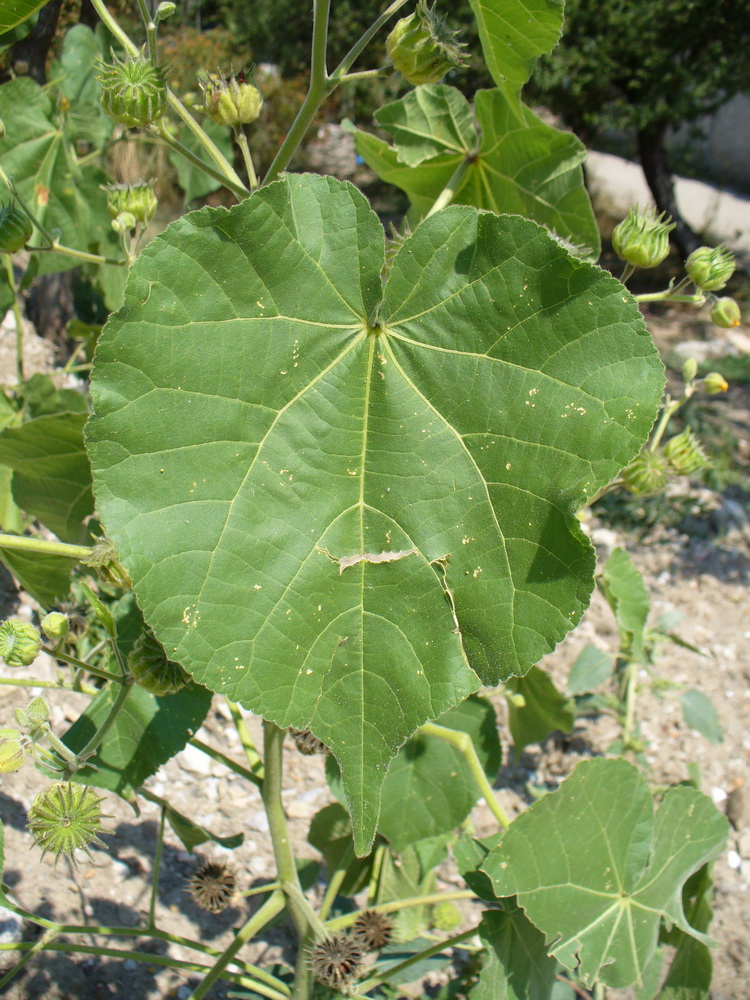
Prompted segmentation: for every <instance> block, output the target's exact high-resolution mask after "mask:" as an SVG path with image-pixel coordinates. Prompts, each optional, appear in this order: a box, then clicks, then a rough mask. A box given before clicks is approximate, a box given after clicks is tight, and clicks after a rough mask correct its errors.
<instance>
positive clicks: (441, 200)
mask: <svg viewBox="0 0 750 1000" xmlns="http://www.w3.org/2000/svg"><path fill="white" fill-rule="evenodd" d="M473 162H474V157H473V156H465V157H464V158H463V160H461V162H460V163H459V165H458V166H457V167H456V169H455V170H454V171H453V173H452V174H451V176H450V178H449V180H448V183H447V184H446V185H445V187H444V188H443V190H442V191H441V192H440V194H439V195H438V197H437V198H436V199H435V201H434V203H433V205H432V208H431V209H430V210H429V212H428V213H427V215H425V219H429V217H430V216H431V215H434V214H435V212H439V211H440V210H441V209H443V208H447V207H448V205H450V203H451V202H452V201H453V199H454V197H455V196H456V191H457V190H458V189H459V187H460V186H461V182H462V181H463V179H464V177H465V176H466V171H467V170H468V169H469V167H470V166H471V164H472V163H473Z"/></svg>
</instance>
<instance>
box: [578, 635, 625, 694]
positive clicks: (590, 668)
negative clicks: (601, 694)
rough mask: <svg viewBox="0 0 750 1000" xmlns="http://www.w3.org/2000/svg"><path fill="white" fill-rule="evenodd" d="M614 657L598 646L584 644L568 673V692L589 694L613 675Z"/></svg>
mask: <svg viewBox="0 0 750 1000" xmlns="http://www.w3.org/2000/svg"><path fill="white" fill-rule="evenodd" d="M614 669H615V665H614V663H613V661H612V657H611V656H608V655H607V653H604V652H603V651H602V650H601V649H598V648H597V647H596V646H590V645H589V646H584V647H583V649H582V650H581V652H580V653H579V654H578V656H577V657H576V659H575V662H574V663H573V665H572V666H571V668H570V673H569V674H568V685H567V687H568V694H571V695H575V694H589V693H590V692H591V691H595V690H596V689H597V688H598V687H601V685H602V684H604V683H605V682H606V681H608V680H609V678H610V677H611V676H612V671H613V670H614Z"/></svg>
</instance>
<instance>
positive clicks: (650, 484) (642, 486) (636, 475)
mask: <svg viewBox="0 0 750 1000" xmlns="http://www.w3.org/2000/svg"><path fill="white" fill-rule="evenodd" d="M620 475H621V477H622V481H623V484H624V486H625V488H626V489H628V490H629V491H630V492H631V493H633V494H634V495H635V496H637V497H650V496H654V495H655V494H657V493H661V491H662V490H663V489H664V487H665V486H666V485H667V483H668V482H669V471H668V469H667V462H666V459H665V458H664V456H663V455H662V454H660V453H659V452H656V451H642V452H641V454H640V455H637V456H636V457H635V458H634V459H633V461H632V462H631V463H630V465H628V466H627V468H625V469H623V470H622V472H621V473H620Z"/></svg>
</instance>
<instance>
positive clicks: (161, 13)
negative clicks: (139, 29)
mask: <svg viewBox="0 0 750 1000" xmlns="http://www.w3.org/2000/svg"><path fill="white" fill-rule="evenodd" d="M176 10H177V4H175V3H168V2H167V0H164V2H163V3H160V4H159V6H158V7H157V8H156V14H155V16H154V24H161V22H162V21H166V20H167V18H168V17H171V16H172V15H173V14H174V12H175V11H176Z"/></svg>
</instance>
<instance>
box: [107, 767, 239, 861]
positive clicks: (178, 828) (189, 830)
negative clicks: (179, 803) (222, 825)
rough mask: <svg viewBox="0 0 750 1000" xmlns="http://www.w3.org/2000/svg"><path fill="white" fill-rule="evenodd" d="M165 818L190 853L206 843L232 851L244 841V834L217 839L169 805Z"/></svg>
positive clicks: (216, 836) (214, 835)
mask: <svg viewBox="0 0 750 1000" xmlns="http://www.w3.org/2000/svg"><path fill="white" fill-rule="evenodd" d="M89 783H90V782H89ZM166 817H167V820H168V822H169V825H170V826H171V827H172V829H173V830H174V832H175V834H176V835H177V836H178V837H179V839H180V842H181V843H182V845H183V847H184V848H185V850H186V851H190V852H191V853H192V852H193V851H194V850H195V849H196V847H200V845H201V844H205V843H207V842H208V841H212V842H213V843H214V844H219V845H220V846H221V847H225V848H227V850H234V849H235V848H237V847H239V846H240V845H241V844H242V842H243V841H244V839H245V835H244V833H235V834H234V835H232V836H230V837H219V836H218V835H217V834H215V833H211V832H210V831H209V830H207V829H206V828H205V827H203V826H200V825H199V824H198V823H194V822H193V821H192V820H191V819H188V817H187V816H183V814H182V813H181V812H178V811H177V810H176V809H175V808H174V807H173V806H171V805H169V804H167V808H166Z"/></svg>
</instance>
